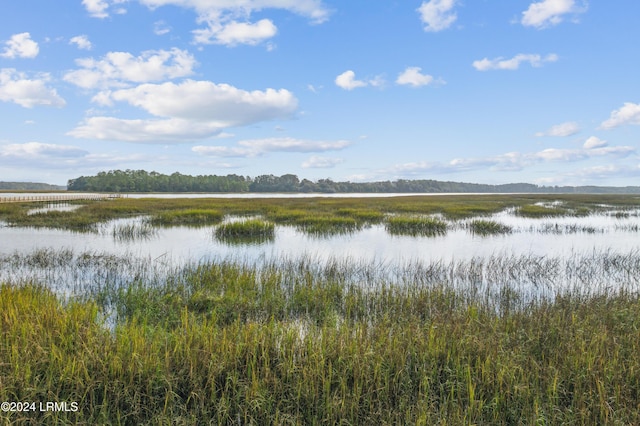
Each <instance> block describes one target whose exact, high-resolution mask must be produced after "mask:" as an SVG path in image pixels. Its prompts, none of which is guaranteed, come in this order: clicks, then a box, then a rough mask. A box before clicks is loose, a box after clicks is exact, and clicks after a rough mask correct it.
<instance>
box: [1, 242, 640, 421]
mask: <svg viewBox="0 0 640 426" xmlns="http://www.w3.org/2000/svg"><path fill="white" fill-rule="evenodd" d="M0 261H1V262H2V265H3V267H4V268H14V269H15V270H16V271H23V270H24V269H25V268H27V267H28V268H32V269H33V270H34V271H35V270H37V271H40V272H43V271H54V272H52V273H51V274H50V275H48V274H46V273H39V274H35V273H34V274H33V277H31V278H30V277H29V275H28V274H27V276H23V277H22V278H20V279H15V280H8V281H7V282H6V283H5V284H2V285H1V286H0V332H1V333H0V360H2V361H1V362H0V384H1V386H0V401H68V402H77V403H78V411H77V412H44V413H43V412H24V413H7V412H0V419H1V420H2V421H6V422H10V423H12V424H13V423H17V424H20V423H23V424H28V422H29V421H31V422H32V423H35V422H40V423H56V422H57V423H56V424H66V423H75V422H81V423H89V424H105V423H109V424H201V423H208V422H209V421H211V422H212V423H213V424H256V425H258V424H260V425H261V424H300V425H307V424H363V425H364V424H423V425H433V424H504V425H511V424H541V425H546V424H548V425H556V424H638V423H639V422H640V402H639V401H640V394H639V392H640V357H638V355H637V354H638V353H640V298H639V297H638V293H637V290H638V288H637V286H638V281H637V277H638V274H639V273H640V255H638V253H630V254H627V255H617V254H614V253H601V254H598V255H594V256H593V257H589V258H578V257H576V258H574V259H571V260H570V261H567V262H566V263H563V262H561V261H558V260H554V259H551V258H546V257H539V258H521V257H505V256H502V257H495V258H492V259H489V260H486V261H484V262H485V263H479V262H478V261H470V262H467V263H456V264H451V265H443V264H440V263H436V264H430V265H408V266H407V267H406V268H405V269H403V270H402V271H388V270H385V269H384V267H382V266H380V265H359V264H348V263H341V262H338V261H334V262H328V263H326V264H322V265H321V264H319V263H318V262H315V261H313V259H307V260H304V259H303V260H300V261H286V260H281V261H277V262H272V263H267V264H263V265H261V266H251V265H245V264H241V263H236V262H233V261H218V262H212V263H202V264H195V265H188V266H185V267H184V268H181V269H176V270H171V271H165V272H163V274H164V275H162V274H160V272H159V271H158V270H157V268H156V267H153V266H149V265H148V264H147V263H145V262H141V265H143V266H136V265H135V264H134V262H133V260H131V259H120V260H118V259H116V258H113V257H104V258H103V257H101V256H100V255H97V254H87V253H80V254H76V253H73V252H69V251H64V252H50V251H49V252H47V251H41V252H38V253H34V254H32V255H25V256H18V255H16V256H8V257H6V258H3V259H0ZM145 268H146V269H145ZM55 271H58V272H60V271H62V272H60V273H55ZM65 271H68V272H72V273H74V274H79V275H78V276H74V277H75V278H74V279H75V280H76V281H77V284H76V287H74V288H73V290H72V291H66V292H63V293H65V294H67V297H65V298H62V296H61V295H60V293H58V294H54V293H53V292H52V290H51V288H57V287H58V286H59V285H60V284H61V283H66V282H68V281H69V277H65V273H67V272H65ZM92 271H94V272H97V271H101V272H105V273H100V274H97V275H92V274H91V272H92ZM117 271H123V272H121V273H122V275H123V277H121V279H118V280H114V279H113V275H112V274H111V272H113V273H114V274H115V273H116V272H117ZM563 273H564V274H566V276H561V274H563ZM159 274H160V275H162V277H161V279H160V278H158V276H159ZM16 275H17V272H16ZM42 277H45V278H44V281H45V282H39V281H38V280H40V281H42V280H43V278H42ZM47 277H50V278H47ZM509 277H511V278H509ZM524 277H530V279H531V280H534V281H530V282H529V284H523V283H524V282H525V279H524ZM567 277H569V278H570V281H569V282H567V283H565V285H564V286H559V285H558V286H554V283H555V282H558V281H560V280H561V279H566V278H567ZM56 279H57V280H59V282H58V281H55V280H56ZM478 283H482V284H481V285H478ZM612 283H615V284H616V285H615V286H613V285H612Z"/></svg>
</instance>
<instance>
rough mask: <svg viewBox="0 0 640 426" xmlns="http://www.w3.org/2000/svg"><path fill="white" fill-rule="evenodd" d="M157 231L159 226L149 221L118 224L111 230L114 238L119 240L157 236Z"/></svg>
mask: <svg viewBox="0 0 640 426" xmlns="http://www.w3.org/2000/svg"><path fill="white" fill-rule="evenodd" d="M157 232H158V230H157V228H155V227H154V226H152V225H151V224H150V223H148V222H147V221H141V222H134V223H122V224H117V225H115V226H114V227H113V229H112V230H111V234H112V235H113V238H114V239H115V240H118V241H135V240H141V239H148V238H151V237H153V236H155V235H156V234H157Z"/></svg>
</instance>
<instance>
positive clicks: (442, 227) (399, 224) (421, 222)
mask: <svg viewBox="0 0 640 426" xmlns="http://www.w3.org/2000/svg"><path fill="white" fill-rule="evenodd" d="M385 227H386V229H387V232H389V233H390V234H392V235H411V236H428V237H432V236H438V235H444V234H446V233H447V223H446V222H444V221H442V220H440V219H438V218H434V217H422V216H392V217H389V218H387V220H386V223H385Z"/></svg>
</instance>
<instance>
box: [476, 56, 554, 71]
mask: <svg viewBox="0 0 640 426" xmlns="http://www.w3.org/2000/svg"><path fill="white" fill-rule="evenodd" d="M557 60H558V55H556V54H553V53H552V54H549V55H547V56H545V57H542V56H540V55H537V54H524V53H520V54H518V55H516V56H514V57H513V58H511V59H504V58H502V57H499V58H495V59H488V58H484V59H481V60H478V61H474V62H473V67H474V68H475V69H477V70H478V71H489V70H517V69H518V68H520V64H521V63H523V62H528V63H529V64H530V65H531V66H532V67H540V66H542V64H543V63H545V62H555V61H557Z"/></svg>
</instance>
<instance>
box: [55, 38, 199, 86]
mask: <svg viewBox="0 0 640 426" xmlns="http://www.w3.org/2000/svg"><path fill="white" fill-rule="evenodd" d="M76 64H77V65H78V66H80V69H78V70H74V71H70V72H68V73H66V74H65V76H64V80H65V81H67V82H69V83H72V84H75V85H77V86H80V87H82V88H85V89H96V88H107V87H126V86H128V85H130V84H131V83H147V82H153V81H161V80H166V79H172V78H178V77H185V76H189V75H191V74H193V68H194V67H195V65H196V60H195V58H194V57H193V55H191V54H190V53H189V52H187V51H186V50H180V49H177V48H173V49H171V50H148V51H145V52H142V53H141V54H140V56H137V57H135V56H133V55H132V54H131V53H128V52H109V53H107V54H106V55H105V56H104V57H103V58H101V59H98V60H96V59H93V58H83V59H78V60H76Z"/></svg>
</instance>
